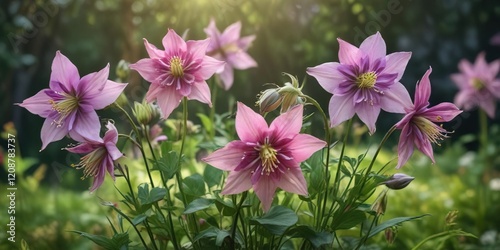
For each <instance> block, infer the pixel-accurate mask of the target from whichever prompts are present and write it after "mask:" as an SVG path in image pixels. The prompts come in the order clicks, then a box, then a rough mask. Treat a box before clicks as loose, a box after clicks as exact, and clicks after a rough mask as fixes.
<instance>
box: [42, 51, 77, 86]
mask: <svg viewBox="0 0 500 250" xmlns="http://www.w3.org/2000/svg"><path fill="white" fill-rule="evenodd" d="M79 81H80V74H78V69H77V68H76V66H75V65H74V64H73V63H72V62H71V61H70V60H69V59H68V58H67V57H66V56H65V55H63V54H62V53H61V52H60V51H56V56H55V58H54V61H53V62H52V73H51V74H50V83H49V87H50V89H53V90H56V91H58V92H60V91H62V89H61V87H65V88H66V89H67V90H69V91H71V90H74V89H76V87H77V85H78V82H79ZM61 85H62V86H61Z"/></svg>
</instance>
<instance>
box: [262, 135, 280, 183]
mask: <svg viewBox="0 0 500 250" xmlns="http://www.w3.org/2000/svg"><path fill="white" fill-rule="evenodd" d="M277 154H278V151H276V149H274V148H273V147H272V146H271V145H269V139H268V138H266V139H265V142H264V145H262V146H260V148H259V158H260V160H261V162H262V171H261V173H260V174H261V175H263V174H264V173H265V174H266V175H269V174H270V173H271V172H274V169H275V168H278V163H279V161H278V158H277V157H276V155H277Z"/></svg>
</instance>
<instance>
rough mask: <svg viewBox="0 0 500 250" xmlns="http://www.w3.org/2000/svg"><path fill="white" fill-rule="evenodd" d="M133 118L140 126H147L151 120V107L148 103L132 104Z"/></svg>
mask: <svg viewBox="0 0 500 250" xmlns="http://www.w3.org/2000/svg"><path fill="white" fill-rule="evenodd" d="M132 112H133V114H134V116H135V118H136V119H137V121H138V122H139V123H140V124H143V125H147V124H149V122H150V121H151V120H152V118H153V107H151V105H150V104H149V103H146V102H143V103H139V102H134V109H133V110H132Z"/></svg>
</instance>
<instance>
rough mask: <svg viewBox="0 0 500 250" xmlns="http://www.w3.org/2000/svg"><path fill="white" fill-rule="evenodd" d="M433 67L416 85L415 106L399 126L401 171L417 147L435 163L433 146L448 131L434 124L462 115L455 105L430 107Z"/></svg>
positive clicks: (408, 111)
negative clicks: (430, 78) (430, 76)
mask: <svg viewBox="0 0 500 250" xmlns="http://www.w3.org/2000/svg"><path fill="white" fill-rule="evenodd" d="M431 72H432V68H429V69H428V70H427V72H425V74H424V76H423V77H422V79H421V80H420V83H417V87H416V90H415V104H414V105H413V107H411V108H409V109H407V110H406V115H405V117H403V119H402V120H401V121H399V122H398V123H397V124H396V128H398V129H401V135H400V137H399V144H398V165H397V166H396V168H398V169H399V168H401V167H402V166H403V165H404V164H405V163H406V162H407V161H408V159H409V158H410V156H411V155H412V153H413V148H414V145H415V146H416V147H417V148H418V149H419V150H420V151H421V152H422V153H424V154H425V155H427V156H428V157H429V158H430V159H431V160H432V162H433V163H434V162H435V161H434V154H433V151H432V145H431V143H434V144H438V145H439V142H440V141H441V140H443V139H444V138H446V137H447V136H446V135H447V134H448V131H446V130H445V129H444V128H442V127H441V126H439V125H437V124H435V122H448V121H451V120H452V119H453V118H455V116H457V115H459V114H460V113H462V111H461V110H459V109H458V108H457V107H456V106H455V105H454V104H453V103H449V102H443V103H440V104H438V105H436V106H434V107H431V108H429V97H430V95H431V82H430V80H429V75H430V74H431Z"/></svg>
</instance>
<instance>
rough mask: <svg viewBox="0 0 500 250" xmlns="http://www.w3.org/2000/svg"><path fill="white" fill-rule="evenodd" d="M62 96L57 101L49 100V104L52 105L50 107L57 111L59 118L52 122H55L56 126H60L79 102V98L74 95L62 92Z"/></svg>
mask: <svg viewBox="0 0 500 250" xmlns="http://www.w3.org/2000/svg"><path fill="white" fill-rule="evenodd" d="M62 96H64V98H63V99H62V100H60V101H58V102H56V101H54V100H49V103H50V105H52V109H53V110H55V111H57V113H59V118H58V119H57V120H54V122H53V123H55V124H57V126H58V127H60V126H62V124H63V122H64V120H65V119H66V117H68V115H70V114H71V112H73V111H75V110H76V109H77V108H78V104H79V102H80V100H79V98H78V97H76V96H72V95H70V94H66V93H63V94H62Z"/></svg>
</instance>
